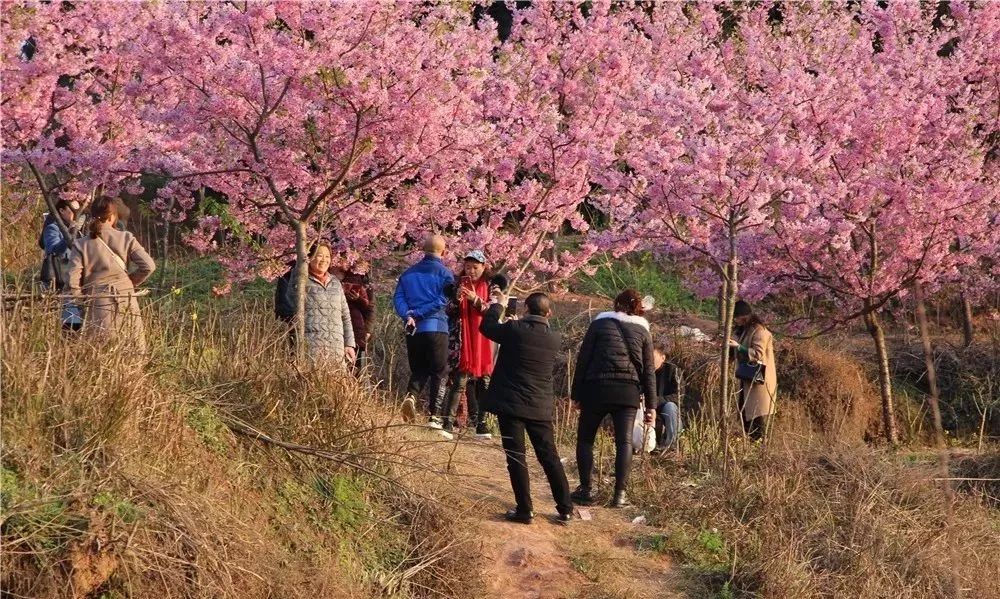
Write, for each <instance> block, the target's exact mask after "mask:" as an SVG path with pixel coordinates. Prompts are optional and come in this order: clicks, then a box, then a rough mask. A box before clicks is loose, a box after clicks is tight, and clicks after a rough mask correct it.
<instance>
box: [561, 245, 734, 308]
mask: <svg viewBox="0 0 1000 599" xmlns="http://www.w3.org/2000/svg"><path fill="white" fill-rule="evenodd" d="M593 264H594V265H596V267H597V270H596V271H595V272H594V274H593V275H587V274H581V275H580V276H579V277H578V278H577V282H576V284H575V285H574V289H575V290H576V291H578V292H581V293H586V294H589V295H600V296H603V297H607V298H613V297H615V296H616V295H618V293H619V292H621V290H622V289H625V288H629V287H630V288H632V289H635V290H637V291H638V292H639V293H640V294H641V295H644V296H645V295H651V296H653V299H655V300H656V307H657V308H659V309H661V310H681V311H684V312H692V313H696V314H706V315H710V314H714V313H715V306H716V302H715V301H714V300H702V299H699V298H698V297H697V296H696V295H695V294H694V293H693V292H692V291H691V290H690V289H688V288H687V287H685V285H684V282H683V280H682V278H681V276H680V274H679V273H678V272H676V271H675V270H672V269H670V268H668V267H667V266H666V265H665V264H663V263H662V262H660V261H657V260H656V259H655V258H654V257H653V256H652V255H650V254H648V253H646V254H638V255H635V256H630V257H627V258H622V259H619V260H615V259H613V258H611V257H610V255H604V256H602V257H599V258H597V259H595V261H594V262H593Z"/></svg>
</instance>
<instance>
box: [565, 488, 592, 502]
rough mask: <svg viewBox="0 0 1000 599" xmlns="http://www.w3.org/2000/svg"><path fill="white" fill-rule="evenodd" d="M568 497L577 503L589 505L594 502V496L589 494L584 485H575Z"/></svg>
mask: <svg viewBox="0 0 1000 599" xmlns="http://www.w3.org/2000/svg"><path fill="white" fill-rule="evenodd" d="M569 498H570V499H572V500H573V503H575V504H577V505H591V504H592V503H594V496H593V494H591V492H590V489H588V488H586V487H577V488H576V491H573V492H572V493H570V494H569Z"/></svg>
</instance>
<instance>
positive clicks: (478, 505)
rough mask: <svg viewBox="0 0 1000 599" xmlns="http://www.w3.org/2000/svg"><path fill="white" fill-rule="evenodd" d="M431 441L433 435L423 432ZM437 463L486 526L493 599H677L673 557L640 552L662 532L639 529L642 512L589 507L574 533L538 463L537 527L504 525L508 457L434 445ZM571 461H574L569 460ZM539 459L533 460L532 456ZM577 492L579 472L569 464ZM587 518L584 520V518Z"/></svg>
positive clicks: (490, 446) (534, 471)
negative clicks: (557, 517) (562, 520)
mask: <svg viewBox="0 0 1000 599" xmlns="http://www.w3.org/2000/svg"><path fill="white" fill-rule="evenodd" d="M418 434H419V435H420V436H421V437H425V438H431V437H433V436H434V433H433V432H426V436H425V434H424V432H423V431H421V432H420V433H418ZM433 448H434V451H433V454H434V458H435V459H434V461H435V462H436V463H437V464H439V465H440V466H441V467H442V468H444V469H447V470H448V471H449V472H450V473H451V474H450V475H449V476H448V477H447V478H448V480H449V482H451V483H453V490H454V492H456V493H457V494H458V495H459V496H460V497H461V498H463V499H464V500H466V501H468V504H469V513H470V514H472V516H473V517H474V518H476V519H478V530H479V531H480V533H481V534H480V537H481V543H482V553H483V557H484V560H483V563H484V570H485V571H484V572H483V579H484V580H485V581H486V583H487V585H488V589H489V595H488V596H489V597H496V598H498V599H499V598H504V599H588V598H593V599H596V598H601V599H626V598H633V597H634V598H640V597H642V598H650V599H655V598H674V597H683V596H685V595H684V594H683V593H682V592H681V590H680V589H681V588H682V580H681V575H680V573H679V572H678V571H677V570H676V569H675V568H674V567H673V566H672V564H671V563H670V561H669V558H667V557H666V556H664V555H662V554H659V553H654V552H649V551H638V550H637V549H636V548H637V545H638V543H639V540H640V539H642V538H644V537H649V536H651V535H653V534H655V532H656V531H655V530H654V529H652V528H650V527H648V526H645V525H642V524H633V523H632V520H633V518H635V517H637V516H639V515H641V512H640V511H639V510H637V509H635V508H631V509H626V510H613V509H610V508H606V507H603V506H595V507H591V508H585V509H584V510H583V515H584V517H589V518H590V519H589V520H582V519H577V520H574V521H573V522H572V524H570V525H569V526H563V525H559V524H557V523H555V522H554V521H553V520H552V517H553V516H554V514H555V506H554V504H553V501H552V497H551V494H550V493H549V488H548V484H547V482H546V480H545V476H544V474H543V473H542V471H541V467H540V466H539V465H538V462H537V461H534V460H532V461H531V462H530V463H529V468H530V470H531V482H532V498H533V500H534V508H535V521H534V523H533V524H531V525H528V526H525V525H523V524H513V523H509V522H506V521H505V520H503V513H504V512H505V511H506V510H507V509H509V508H510V507H512V504H513V496H512V492H511V489H510V482H509V479H508V478H507V468H506V464H505V461H504V455H503V450H502V449H501V447H500V443H499V441H498V440H495V441H493V442H491V443H486V442H475V441H459V442H455V443H434V444H433ZM563 455H566V454H565V453H563ZM532 458H533V456H532ZM566 471H567V476H569V478H570V485H571V486H575V483H576V465H575V464H574V463H572V461H569V462H568V463H567V468H566ZM578 515H579V513H578Z"/></svg>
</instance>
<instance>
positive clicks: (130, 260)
mask: <svg viewBox="0 0 1000 599" xmlns="http://www.w3.org/2000/svg"><path fill="white" fill-rule="evenodd" d="M90 216H91V221H90V232H89V233H90V234H89V235H88V236H87V237H86V238H84V239H81V240H79V241H77V242H76V245H75V247H74V248H73V255H72V257H71V258H70V264H69V274H68V279H69V280H68V286H69V292H70V294H72V295H74V296H77V297H79V298H81V299H82V300H83V302H81V303H83V305H84V306H85V311H86V315H85V319H84V329H85V330H89V332H90V333H91V334H98V335H105V336H109V337H114V336H118V335H122V336H123V338H127V339H131V340H132V341H133V342H134V345H135V348H136V349H137V350H138V351H139V352H140V353H145V351H146V337H145V332H144V330H143V326H142V316H141V314H140V312H139V301H138V300H137V299H136V296H135V288H136V286H137V285H139V284H140V283H142V282H143V281H145V280H146V279H148V278H149V275H151V274H152V273H153V271H154V270H155V269H156V264H155V263H154V262H153V259H152V258H151V257H150V256H149V254H148V253H147V252H146V250H145V249H143V247H142V246H141V245H140V244H139V242H138V241H137V240H136V238H135V236H134V235H132V234H131V233H129V232H128V231H119V230H116V229H115V228H114V226H115V223H116V222H117V221H118V207H117V205H116V204H115V201H114V200H113V199H112V198H108V197H100V198H98V199H96V200H94V203H93V204H92V205H91V207H90ZM130 268H131V272H129V269H130Z"/></svg>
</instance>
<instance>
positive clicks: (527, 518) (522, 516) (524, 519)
mask: <svg viewBox="0 0 1000 599" xmlns="http://www.w3.org/2000/svg"><path fill="white" fill-rule="evenodd" d="M503 518H504V520H506V521H508V522H517V523H518V524H531V521H532V520H534V518H535V514H534V512H522V511H518V510H508V511H507V513H506V514H504V515H503Z"/></svg>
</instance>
